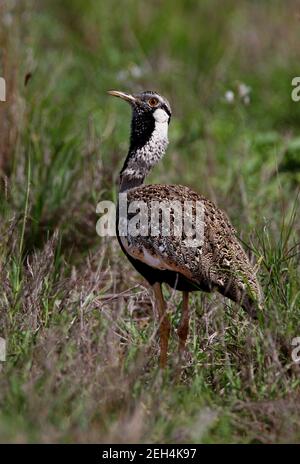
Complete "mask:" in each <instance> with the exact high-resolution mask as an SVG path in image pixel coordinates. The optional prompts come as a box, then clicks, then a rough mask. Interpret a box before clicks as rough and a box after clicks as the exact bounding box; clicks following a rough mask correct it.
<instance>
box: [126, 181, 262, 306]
mask: <svg viewBox="0 0 300 464" xmlns="http://www.w3.org/2000/svg"><path fill="white" fill-rule="evenodd" d="M127 199H128V203H129V202H132V201H144V202H145V203H146V204H147V205H148V207H149V208H148V210H149V224H150V211H151V202H153V201H159V202H161V201H170V202H172V201H174V200H175V201H176V200H177V201H179V202H180V203H181V204H182V205H183V203H184V201H186V200H188V201H190V202H197V201H198V202H201V203H202V204H203V207H204V241H203V244H202V245H201V246H198V247H190V246H185V245H184V239H185V236H184V234H183V235H182V237H178V236H175V235H174V234H172V235H171V236H169V237H168V236H167V237H163V236H162V233H161V232H160V234H159V235H158V236H157V237H153V236H151V235H150V234H148V236H141V235H138V236H136V237H133V236H127V237H124V238H123V237H122V245H123V247H124V248H125V249H126V252H127V253H128V254H129V255H130V256H131V257H132V258H134V259H137V260H139V261H142V262H145V264H147V260H145V259H144V256H143V254H144V250H145V249H146V250H147V252H148V253H149V254H150V255H151V256H153V258H154V260H155V259H156V260H157V261H160V265H159V266H157V267H158V268H159V269H160V270H162V271H167V270H168V271H173V272H174V273H176V274H179V276H180V275H181V276H183V277H184V278H185V279H186V281H187V282H189V283H190V285H191V287H193V286H194V289H195V290H196V289H199V290H204V291H213V290H217V291H219V292H220V293H222V294H223V295H225V296H227V297H228V298H231V299H232V300H233V301H236V302H238V303H241V305H242V306H243V307H244V308H245V309H246V310H247V311H248V312H249V313H250V314H252V315H254V312H255V309H254V307H255V301H258V302H260V300H261V292H260V287H259V284H258V282H257V279H256V276H255V272H254V270H253V268H252V266H251V264H250V263H249V259H248V257H247V255H246V253H245V252H244V250H243V248H242V246H241V245H240V243H239V241H238V238H237V236H236V231H235V229H234V228H233V227H232V225H231V224H230V222H229V220H228V218H227V216H226V215H225V213H224V212H223V211H222V210H220V209H219V208H217V207H216V205H215V204H214V203H212V202H211V201H209V200H207V199H206V198H204V197H203V196H201V195H199V194H197V193H196V192H194V191H192V190H191V189H189V188H188V187H185V186H182V185H144V186H140V187H136V188H133V189H130V190H129V191H128V192H127ZM172 221H173V222H174V216H171V224H172ZM149 228H150V226H149ZM171 231H172V228H171ZM149 232H150V231H149ZM148 262H149V260H148ZM153 273H154V274H155V271H154V269H153ZM174 282H175V286H176V279H174Z"/></svg>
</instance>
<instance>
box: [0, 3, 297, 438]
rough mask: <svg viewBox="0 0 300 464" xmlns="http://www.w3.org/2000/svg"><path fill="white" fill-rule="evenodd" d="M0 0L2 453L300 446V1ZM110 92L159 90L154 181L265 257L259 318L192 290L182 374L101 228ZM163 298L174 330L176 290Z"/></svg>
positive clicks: (125, 122)
mask: <svg viewBox="0 0 300 464" xmlns="http://www.w3.org/2000/svg"><path fill="white" fill-rule="evenodd" d="M225 3H226V4H225ZM0 8H1V19H0V21H1V22H2V24H1V30H0V45H1V53H0V75H3V76H4V77H5V78H6V81H7V88H8V99H7V102H6V103H5V104H4V103H0V113H1V126H0V172H1V177H0V219H1V222H0V336H1V337H3V338H5V339H6V340H7V344H8V349H7V355H8V356H7V361H6V362H5V363H0V369H1V374H0V440H1V442H72V443H74V442H99V441H100V442H122V443H128V442H150V443H151V442H161V443H169V442H173V443H182V442H184V443H257V442H262V443H280V442H299V440H300V409H299V395H300V392H299V378H300V377H299V365H298V364H297V363H294V362H293V361H292V358H291V351H292V348H293V347H292V340H293V338H294V337H297V336H299V334H300V328H299V316H300V289H299V278H300V275H299V274H300V272H299V271H300V269H299V250H300V249H299V231H300V220H299V207H298V203H299V196H298V193H299V181H300V174H299V162H298V159H299V136H298V127H299V123H300V105H299V104H297V103H294V102H293V101H292V100H291V96H290V95H291V90H292V88H291V80H292V78H293V77H294V76H296V75H297V73H298V67H297V63H298V56H299V47H300V45H299V41H298V28H299V23H298V21H297V18H296V13H297V5H296V2H295V1H291V0H287V1H286V2H284V5H283V3H282V2H279V1H276V0H275V1H273V2H272V6H271V5H269V2H250V1H249V2H248V1H242V2H241V1H239V2H238V1H233V0H230V1H228V2H221V3H220V2H217V1H215V0H213V1H211V0H210V1H206V0H205V1H202V2H193V1H179V2H176V5H175V4H174V2H172V1H171V0H166V1H164V2H144V1H142V2H136V1H133V0H130V1H128V2H126V8H124V7H121V6H120V2H116V1H111V2H93V1H90V0H85V1H83V0H72V2H71V1H67V0H66V1H64V2H61V1H58V0H57V1H56V0H52V1H51V2H50V1H48V0H44V2H36V1H31V0H28V1H26V0H23V1H20V2H8V1H4V2H2V3H1V7H0ZM24 81H26V86H25V85H24ZM242 83H244V84H246V85H247V86H249V87H250V88H251V93H250V103H249V104H245V102H244V101H243V98H241V97H240V96H239V89H241V84H242ZM109 88H120V89H122V90H128V91H130V90H133V91H136V90H139V89H148V88H149V89H156V90H158V91H159V92H161V93H162V94H163V95H166V96H167V97H168V99H169V100H170V101H171V104H172V107H173V109H174V116H173V118H172V124H171V126H170V140H171V143H170V147H169V150H168V154H167V156H166V157H165V159H164V161H163V163H161V165H160V166H158V167H157V168H156V169H155V170H154V172H153V174H151V177H150V178H149V182H168V183H171V182H172V183H176V182H180V183H184V184H186V185H189V186H191V187H192V188H194V189H195V190H197V191H199V192H201V193H203V194H205V195H206V196H208V197H209V198H211V199H212V200H214V201H216V202H217V204H218V205H219V206H220V207H222V208H224V209H225V210H226V212H227V213H228V215H229V216H230V218H231V220H232V222H233V224H234V225H235V227H236V228H237V230H238V231H239V234H240V237H241V240H242V241H243V242H244V243H245V246H247V249H248V252H249V254H250V255H251V257H252V259H253V260H256V262H257V265H258V274H259V278H260V281H261V283H262V287H263V290H264V294H265V313H266V314H267V317H266V318H265V320H264V321H263V320H260V321H259V322H258V324H253V323H252V322H251V321H250V320H249V319H248V318H247V316H246V315H245V314H244V313H242V312H241V310H239V309H238V308H237V307H236V306H235V305H233V304H232V303H230V302H229V301H228V300H225V299H223V298H222V297H220V296H218V295H215V294H214V295H203V294H194V295H193V296H192V298H191V309H192V322H191V331H190V336H189V341H188V348H189V352H190V354H191V361H190V363H188V364H187V365H186V367H185V369H184V371H183V373H182V376H181V378H180V379H178V378H176V376H175V375H174V369H173V367H174V365H175V364H176V348H177V341H176V336H173V340H172V343H171V346H170V367H169V369H168V370H167V371H166V372H165V373H164V374H161V373H160V372H159V370H158V368H157V357H158V343H157V334H156V329H157V324H156V321H155V318H154V316H153V309H152V306H153V301H152V295H151V293H149V291H148V288H147V286H146V283H145V282H144V281H143V280H142V279H141V277H140V276H138V275H137V274H136V273H135V271H134V270H133V269H132V268H131V267H130V264H129V263H128V262H127V261H126V259H125V258H124V256H123V255H122V253H121V251H120V249H119V247H118V244H117V243H116V240H115V239H109V240H108V239H101V238H100V237H98V236H97V234H96V222H97V219H98V218H97V215H96V205H97V202H98V201H99V200H100V199H114V198H115V197H116V186H117V182H118V171H119V169H120V168H121V164H122V159H123V158H124V156H125V154H126V149H127V141H128V130H129V118H130V115H129V111H128V108H126V105H122V104H119V103H118V102H117V101H114V100H113V99H110V97H108V96H107V95H106V90H107V89H109ZM228 90H232V91H233V92H234V94H235V99H234V101H233V102H232V103H231V104H230V103H228V102H226V99H225V98H224V95H225V93H226V91H228ZM165 295H166V297H167V298H168V303H169V308H170V315H171V319H172V322H173V326H174V327H175V326H176V324H177V323H178V320H179V316H180V305H181V301H180V295H176V294H173V293H172V292H171V291H170V290H169V289H168V288H165ZM173 335H174V334H173Z"/></svg>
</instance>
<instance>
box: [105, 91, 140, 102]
mask: <svg viewBox="0 0 300 464" xmlns="http://www.w3.org/2000/svg"><path fill="white" fill-rule="evenodd" d="M107 93H108V94H109V95H112V96H113V97H119V98H122V100H125V101H127V102H128V103H136V102H137V99H136V97H134V96H133V95H130V94H129V93H125V92H120V91H119V90H108V91H107Z"/></svg>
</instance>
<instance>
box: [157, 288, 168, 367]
mask: <svg viewBox="0 0 300 464" xmlns="http://www.w3.org/2000/svg"><path fill="white" fill-rule="evenodd" d="M153 290H154V295H155V299H156V306H157V311H158V316H159V344H160V367H161V368H164V367H166V365H167V358H168V342H169V335H170V329H171V325H170V321H169V318H168V315H167V311H166V309H167V306H166V303H165V300H164V297H163V294H162V290H161V284H160V283H159V282H156V283H155V284H154V285H153Z"/></svg>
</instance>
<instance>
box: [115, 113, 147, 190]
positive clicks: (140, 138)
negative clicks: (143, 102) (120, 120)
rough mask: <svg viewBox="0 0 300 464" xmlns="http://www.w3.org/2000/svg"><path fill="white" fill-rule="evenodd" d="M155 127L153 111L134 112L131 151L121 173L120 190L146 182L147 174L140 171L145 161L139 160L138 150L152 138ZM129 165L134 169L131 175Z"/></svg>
mask: <svg viewBox="0 0 300 464" xmlns="http://www.w3.org/2000/svg"><path fill="white" fill-rule="evenodd" d="M154 127H155V121H154V118H153V116H152V114H151V113H149V114H148V115H145V114H143V115H142V117H141V116H140V115H139V113H138V112H137V113H135V114H133V118H132V121H131V135H130V145H129V151H128V155H127V157H126V160H125V162H124V165H123V168H122V170H121V173H120V187H119V190H120V192H124V191H125V190H129V189H131V188H134V187H138V186H139V185H142V184H143V183H144V180H145V176H144V175H141V172H140V171H141V170H140V167H141V165H142V164H143V161H142V160H139V158H138V156H137V152H138V150H140V149H141V148H143V147H144V146H145V145H146V144H147V142H148V141H149V140H150V137H151V135H152V133H153V131H154ZM129 165H130V168H131V170H132V171H133V173H132V174H131V175H128V174H127V173H126V169H127V168H128V167H129Z"/></svg>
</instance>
